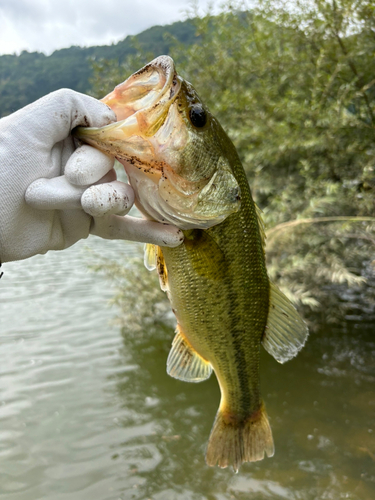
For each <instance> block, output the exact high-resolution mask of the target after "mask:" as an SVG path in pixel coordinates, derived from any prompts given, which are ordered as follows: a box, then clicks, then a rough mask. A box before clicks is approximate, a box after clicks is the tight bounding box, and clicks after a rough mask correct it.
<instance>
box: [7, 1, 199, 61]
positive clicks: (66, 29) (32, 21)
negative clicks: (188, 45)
mask: <svg viewBox="0 0 375 500" xmlns="http://www.w3.org/2000/svg"><path fill="white" fill-rule="evenodd" d="M198 3H199V4H200V5H202V6H205V5H207V3H208V0H200V1H199V2H198ZM189 5H191V4H190V2H189V0H158V1H155V0H138V1H134V0H123V1H119V0H106V1H103V0H80V1H78V2H77V0H63V1H61V0H1V3H0V26H1V32H0V53H2V54H10V53H19V52H21V51H22V50H28V51H30V52H31V51H40V52H44V53H46V54H50V53H51V52H53V51H54V50H56V49H59V48H63V47H70V46H71V45H80V46H90V45H103V44H110V43H112V42H117V41H119V40H122V39H123V38H125V37H126V36H127V35H134V34H137V33H140V32H141V31H143V30H145V29H147V28H149V27H151V26H154V25H156V24H160V25H164V24H169V23H171V22H174V21H177V20H180V19H181V20H182V19H184V17H185V16H184V11H186V10H187V9H188V8H189Z"/></svg>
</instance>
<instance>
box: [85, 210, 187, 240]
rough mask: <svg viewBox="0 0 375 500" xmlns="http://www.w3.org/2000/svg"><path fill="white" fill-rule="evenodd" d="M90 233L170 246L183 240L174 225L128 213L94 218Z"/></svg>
mask: <svg viewBox="0 0 375 500" xmlns="http://www.w3.org/2000/svg"><path fill="white" fill-rule="evenodd" d="M90 233H91V234H95V235H96V236H100V237H101V238H105V239H109V240H117V239H118V240H130V241H140V242H142V243H152V244H154V245H159V246H166V247H172V248H174V247H177V246H178V245H180V244H181V243H182V242H183V240H184V235H183V233H182V231H180V230H179V229H178V228H177V227H175V226H170V225H168V224H160V223H159V222H153V221H149V220H145V219H137V218H135V217H130V216H129V215H127V216H126V217H120V216H118V215H108V216H107V217H101V218H94V219H93V223H92V225H91V228H90Z"/></svg>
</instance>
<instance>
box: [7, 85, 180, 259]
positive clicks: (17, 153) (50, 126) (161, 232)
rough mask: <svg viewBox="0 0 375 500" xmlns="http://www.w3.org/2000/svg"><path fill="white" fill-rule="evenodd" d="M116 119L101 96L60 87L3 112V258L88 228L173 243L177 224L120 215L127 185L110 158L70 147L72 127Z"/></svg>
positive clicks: (62, 243) (67, 241)
mask: <svg viewBox="0 0 375 500" xmlns="http://www.w3.org/2000/svg"><path fill="white" fill-rule="evenodd" d="M113 121H115V114H114V113H113V111H112V110H111V109H110V108H108V107H107V106H106V105H105V104H103V103H101V102H100V101H97V100H96V99H93V98H92V97H88V96H86V95H83V94H79V93H77V92H74V91H72V90H68V89H62V90H58V91H56V92H52V93H51V94H49V95H47V96H45V97H43V98H41V99H39V100H38V101H36V102H34V103H33V104H30V105H28V106H26V107H25V108H23V109H21V110H19V111H17V112H16V113H13V114H12V115H10V116H7V117H5V118H3V119H1V120H0V262H8V261H12V260H20V259H25V258H27V257H30V256H32V255H35V254H43V253H46V252H47V251H48V250H61V249H64V248H67V247H69V246H71V245H73V244H74V243H75V242H76V241H78V240H80V239H82V238H87V236H88V235H89V232H91V233H93V234H96V235H98V236H101V237H103V238H110V239H129V240H133V241H141V242H146V243H155V244H157V245H165V246H172V247H173V246H177V245H179V244H180V243H181V241H182V240H183V235H182V233H181V231H179V230H178V229H177V228H176V227H173V226H167V225H163V224H159V223H156V222H151V221H146V220H142V219H136V218H134V217H121V216H119V215H115V214H121V215H123V214H125V213H127V212H128V211H129V210H130V208H131V206H132V204H133V202H134V194H133V190H132V188H131V187H130V186H129V185H128V184H125V183H122V182H119V181H117V180H116V173H115V171H114V170H113V163H114V160H113V158H111V157H109V156H107V155H105V154H104V153H101V152H100V151H98V150H96V149H94V148H92V147H90V146H86V145H85V146H81V147H79V148H77V149H76V148H75V143H74V140H73V138H72V137H71V135H70V131H71V130H72V129H73V128H74V127H76V126H78V125H84V126H91V127H101V126H103V125H107V124H109V123H111V122H113Z"/></svg>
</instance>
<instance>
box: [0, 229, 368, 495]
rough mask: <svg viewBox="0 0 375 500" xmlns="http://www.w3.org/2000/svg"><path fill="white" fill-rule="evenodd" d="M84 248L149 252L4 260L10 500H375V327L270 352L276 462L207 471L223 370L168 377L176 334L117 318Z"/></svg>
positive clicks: (122, 246)
mask: <svg viewBox="0 0 375 500" xmlns="http://www.w3.org/2000/svg"><path fill="white" fill-rule="evenodd" d="M88 247H89V248H91V249H92V250H93V251H94V252H96V253H99V254H102V255H106V256H109V257H112V258H116V259H123V260H124V262H125V261H126V259H127V257H129V256H133V255H135V253H137V252H138V251H139V247H138V246H136V245H132V244H130V243H124V242H108V241H102V240H99V239H96V238H94V237H90V238H89V239H88V240H86V241H84V242H80V243H79V244H77V245H75V246H74V247H73V248H71V249H69V250H67V251H64V252H50V253H49V254H47V255H45V256H36V257H34V258H32V259H29V260H28V261H25V262H19V263H9V264H6V265H3V267H2V270H3V271H4V276H3V277H2V279H1V280H0V336H1V337H0V338H1V342H0V360H1V364H0V498H1V500H68V499H69V500H70V499H71V500H120V499H126V500H128V499H129V500H130V499H135V500H136V499H137V500H138V499H139V500H141V499H142V500H147V499H152V500H175V499H176V500H195V499H196V500H203V499H204V500H230V499H240V500H242V499H246V500H248V499H250V500H268V499H275V500H276V499H280V500H281V499H286V500H294V499H296V500H297V499H301V500H313V499H319V500H320V499H333V500H337V499H341V498H347V499H353V500H357V499H358V500H373V499H374V498H375V392H374V387H375V385H374V383H375V335H374V328H375V325H374V324H365V323H362V324H355V323H351V324H348V326H347V328H345V329H335V328H332V327H324V328H322V329H321V330H320V331H318V332H317V333H314V334H312V335H311V336H310V338H309V341H308V343H307V345H306V347H305V348H304V350H303V351H302V352H301V353H300V354H299V356H298V357H297V358H296V359H294V360H292V361H290V362H289V363H287V364H285V365H279V364H278V363H277V362H276V361H274V360H273V358H271V356H269V355H268V354H267V353H265V352H264V353H263V354H262V359H261V363H262V365H261V377H262V393H263V396H264V399H265V402H266V405H267V411H268V414H269V417H270V423H271V426H272V430H273V435H274V440H275V447H276V452H275V456H274V457H273V458H270V459H265V460H263V461H262V462H257V463H255V464H245V465H244V466H242V467H241V469H240V472H239V473H238V474H234V473H233V471H232V470H230V469H225V470H221V469H218V468H209V467H207V466H206V465H205V462H204V453H205V447H206V443H207V439H208V436H209V432H210V429H211V425H212V423H213V419H214V416H215V413H216V410H217V407H218V404H219V389H218V386H217V383H216V380H215V377H214V376H212V377H211V379H210V380H208V381H207V382H204V383H201V384H187V383H184V382H180V381H178V380H174V379H172V378H170V377H168V375H167V374H166V371H165V364H166V359H167V355H168V345H169V344H170V342H171V340H172V338H173V329H172V328H171V329H168V328H166V333H165V335H164V334H163V335H164V337H165V336H166V340H165V338H164V337H163V336H159V335H156V336H147V334H146V335H144V338H143V340H142V341H135V340H134V339H135V336H134V335H131V334H130V333H131V332H127V328H126V327H125V328H122V329H121V328H120V327H119V326H115V325H114V324H113V322H112V321H111V320H112V319H113V318H114V317H115V316H116V314H118V311H117V310H116V309H115V308H113V307H112V308H111V307H109V305H108V301H109V299H110V298H111V296H112V295H113V293H114V292H113V289H112V288H111V285H110V284H109V283H108V281H105V279H104V278H103V277H102V276H100V275H99V274H97V273H93V272H91V271H89V269H88V266H89V264H90V262H92V259H93V256H92V253H91V251H90V250H89V249H88Z"/></svg>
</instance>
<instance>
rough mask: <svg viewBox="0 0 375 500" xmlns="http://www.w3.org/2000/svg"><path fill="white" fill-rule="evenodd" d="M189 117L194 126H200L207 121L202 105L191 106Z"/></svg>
mask: <svg viewBox="0 0 375 500" xmlns="http://www.w3.org/2000/svg"><path fill="white" fill-rule="evenodd" d="M189 117H190V121H191V123H192V124H193V125H194V127H197V128H202V127H204V126H205V125H206V123H207V115H206V112H205V110H204V109H203V108H202V106H193V107H192V108H191V109H190V111H189Z"/></svg>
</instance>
